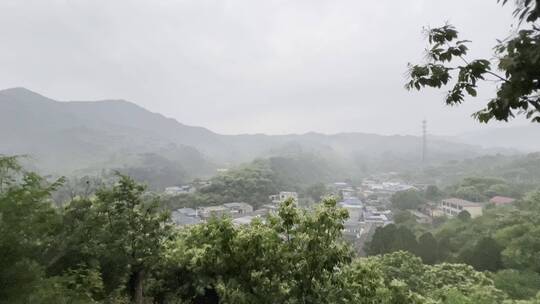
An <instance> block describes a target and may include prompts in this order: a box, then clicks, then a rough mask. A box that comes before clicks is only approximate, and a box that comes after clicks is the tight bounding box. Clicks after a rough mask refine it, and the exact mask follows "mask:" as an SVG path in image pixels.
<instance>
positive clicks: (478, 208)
mask: <svg viewBox="0 0 540 304" xmlns="http://www.w3.org/2000/svg"><path fill="white" fill-rule="evenodd" d="M514 202H515V199H514V198H511V197H506V196H494V197H492V198H491V199H490V200H489V202H486V203H477V202H471V201H468V200H464V199H460V198H446V199H442V200H441V201H440V203H428V204H426V206H425V207H423V208H422V209H420V211H416V210H410V212H411V214H413V215H414V216H415V217H416V220H417V222H419V223H431V222H432V220H433V219H434V218H436V217H444V216H445V217H450V218H451V217H456V216H458V215H459V214H460V213H461V212H463V211H467V212H468V213H469V215H470V216H471V218H475V217H478V216H481V215H482V214H483V210H484V208H485V207H486V205H488V204H491V205H493V206H506V205H511V204H513V203H514Z"/></svg>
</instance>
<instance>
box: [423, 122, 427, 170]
mask: <svg viewBox="0 0 540 304" xmlns="http://www.w3.org/2000/svg"><path fill="white" fill-rule="evenodd" d="M426 160H427V122H426V120H425V119H424V120H422V163H424V164H425V163H426Z"/></svg>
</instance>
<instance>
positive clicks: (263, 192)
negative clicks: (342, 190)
mask: <svg viewBox="0 0 540 304" xmlns="http://www.w3.org/2000/svg"><path fill="white" fill-rule="evenodd" d="M331 172H332V170H329V169H328V168H327V167H326V163H324V162H323V161H321V160H320V159H319V158H316V157H313V156H309V155H303V156H301V157H271V158H268V159H259V160H255V161H253V162H251V163H248V164H245V165H242V166H239V167H238V168H234V169H231V170H228V171H227V172H224V173H222V174H219V175H217V176H215V177H213V178H211V179H210V180H209V185H208V186H204V187H201V188H199V189H198V190H197V191H196V192H195V193H192V194H184V195H179V196H175V197H172V198H166V200H167V205H168V206H169V207H170V208H179V207H195V206H209V205H218V204H223V203H230V202H235V201H240V202H246V203H249V204H251V205H253V206H254V207H260V206H262V205H264V204H267V203H270V199H269V196H270V195H272V194H276V193H278V192H280V191H296V192H301V193H302V194H303V197H305V198H306V199H308V200H310V201H319V200H320V199H321V197H322V196H324V195H326V194H328V190H327V189H326V187H325V186H324V183H323V182H329V181H331V178H332V176H333V175H332V173H331Z"/></svg>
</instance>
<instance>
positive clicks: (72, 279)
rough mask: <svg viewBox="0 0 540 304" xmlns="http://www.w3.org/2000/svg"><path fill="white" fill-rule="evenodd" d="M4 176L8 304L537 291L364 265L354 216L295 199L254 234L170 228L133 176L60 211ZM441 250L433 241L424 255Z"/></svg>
mask: <svg viewBox="0 0 540 304" xmlns="http://www.w3.org/2000/svg"><path fill="white" fill-rule="evenodd" d="M12 164H13V162H12ZM3 169H4V170H3V171H2V172H3V177H4V180H5V181H8V182H6V183H5V185H4V188H3V189H2V191H1V192H0V214H1V220H0V232H1V234H0V249H1V250H2V253H3V254H2V258H1V259H0V263H1V265H0V266H1V267H0V279H1V280H0V282H1V284H2V288H0V303H126V302H133V303H396V304H397V303H503V301H504V299H506V298H507V295H506V294H505V293H504V292H503V291H501V290H499V289H497V288H496V286H501V288H503V289H505V290H508V292H509V294H511V295H512V296H513V297H515V298H518V297H520V298H530V297H531V296H532V294H533V290H532V289H534V288H533V287H532V286H531V285H530V284H529V285H527V286H529V287H528V288H529V289H527V290H523V291H522V290H517V291H516V290H515V288H516V287H515V286H516V285H515V284H516V282H519V281H520V280H523V278H522V277H520V276H513V273H503V272H499V273H497V274H496V276H495V277H494V278H495V281H496V282H498V283H497V284H498V285H495V283H494V281H492V280H491V279H490V278H489V276H488V275H485V274H482V273H479V272H476V271H475V270H474V269H473V268H472V267H470V266H465V265H461V264H446V263H443V264H439V265H434V266H429V265H427V264H424V263H422V261H421V260H420V259H419V258H416V257H414V256H413V255H411V254H407V253H405V252H403V251H398V252H395V253H392V254H388V255H383V256H374V257H369V258H357V257H355V256H354V254H353V252H352V249H351V247H350V246H349V245H348V244H347V243H346V242H345V241H344V240H343V239H342V238H341V231H342V229H343V223H344V221H345V220H346V218H347V212H346V211H345V210H344V209H342V208H340V207H338V206H337V204H336V202H335V201H334V200H332V199H325V200H323V202H322V203H321V204H320V205H317V206H316V207H315V208H314V209H299V208H298V207H296V204H295V203H294V202H293V201H291V200H289V201H286V202H285V203H283V204H282V205H281V206H280V208H279V210H278V212H277V214H275V215H270V216H269V217H267V218H261V219H259V220H256V221H254V222H253V223H251V224H250V225H247V226H240V227H239V226H235V225H233V224H232V222H231V220H230V219H227V218H222V219H218V218H214V219H212V220H210V221H209V222H207V223H204V224H200V225H196V226H193V227H191V228H185V229H171V227H170V226H169V224H168V220H167V214H162V213H160V212H158V211H157V209H156V203H157V201H156V200H155V198H153V197H152V196H147V195H146V194H145V192H144V187H142V186H140V185H138V184H137V183H135V182H134V181H133V180H131V179H130V178H128V177H125V176H119V177H118V178H117V180H116V183H114V185H112V186H108V187H103V188H100V190H99V191H97V194H96V195H95V196H92V197H90V198H75V199H73V200H72V201H71V202H69V204H67V205H66V206H65V207H62V208H60V207H53V206H54V205H53V204H52V200H51V193H52V192H53V191H54V189H55V188H56V187H58V185H59V183H52V184H49V183H47V182H46V180H44V179H42V178H40V177H39V176H37V175H35V174H33V173H28V172H23V171H21V170H20V168H19V167H17V166H12V169H9V170H8V169H6V168H3ZM59 182H61V181H59ZM536 199H538V198H536V197H531V200H528V201H526V202H524V206H528V207H527V208H533V206H536V203H535V202H536V201H535V200H536ZM536 207H537V206H536ZM473 223H474V221H473ZM532 228H534V227H532ZM392 229H394V230H396V231H398V233H399V238H396V239H394V240H393V246H394V248H398V249H405V250H410V248H409V247H408V246H409V243H407V242H404V241H403V240H404V239H408V240H410V242H411V243H413V244H414V243H415V242H416V240H415V238H414V235H413V234H412V233H410V232H407V231H406V230H404V229H402V228H398V227H395V226H394V227H393V228H392ZM499 238H500V236H497V237H495V239H497V241H498V242H500V241H499ZM514 241H516V238H512V242H514ZM433 245H434V240H433V236H430V235H429V234H426V235H424V236H422V237H420V239H419V241H418V245H417V246H419V248H423V249H425V251H426V252H430V248H431V247H432V246H433ZM505 248H507V247H505ZM531 249H534V248H531ZM513 254H515V253H513V252H511V251H508V252H506V249H505V250H504V251H503V259H505V258H506V257H507V256H508V255H513ZM426 256H427V255H426ZM527 256H530V254H528V255H525V256H524V258H525V257H527ZM521 261H522V262H525V260H523V259H521ZM426 262H427V263H431V262H433V260H430V261H428V260H426ZM530 269H531V270H530V271H537V270H533V269H534V267H531V268H530ZM523 275H528V277H527V278H530V279H533V278H535V277H534V275H532V274H530V272H529V273H526V274H525V273H524V274H523ZM504 277H511V278H512V281H511V282H508V283H507V284H506V285H505V284H502V283H501V278H504ZM530 303H533V302H530Z"/></svg>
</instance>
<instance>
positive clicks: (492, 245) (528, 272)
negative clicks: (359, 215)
mask: <svg viewBox="0 0 540 304" xmlns="http://www.w3.org/2000/svg"><path fill="white" fill-rule="evenodd" d="M471 181H472V182H471ZM485 181H491V182H493V183H494V184H497V183H499V181H497V180H495V181H493V180H490V179H470V180H468V181H466V182H468V183H472V184H475V185H476V187H479V188H482V187H483V188H485V189H490V188H491V186H489V184H490V183H487V184H486V183H485ZM479 185H482V186H479ZM395 222H396V225H387V226H385V227H382V228H378V229H377V230H376V231H375V234H374V235H373V239H372V240H371V242H368V243H367V248H366V252H367V253H368V254H370V255H377V254H386V253H391V252H396V251H399V250H405V251H408V252H410V253H413V254H415V255H417V256H419V257H421V258H422V260H423V261H424V263H426V264H432V263H441V262H451V263H465V264H468V265H471V266H473V267H474V268H475V269H476V270H478V271H490V272H493V273H495V275H494V279H495V281H496V284H497V287H498V288H500V289H501V290H504V291H505V292H507V293H508V294H509V295H510V297H512V298H515V299H525V298H530V297H532V296H534V295H535V294H536V293H537V292H539V291H540V285H535V283H534V282H537V279H538V277H539V275H540V260H539V259H538V254H537V252H538V251H539V250H540V242H539V240H540V233H539V232H540V230H539V228H538V227H540V192H532V193H530V194H529V195H527V196H526V197H525V198H524V199H522V200H520V201H518V202H517V203H516V204H515V205H514V206H504V207H493V206H491V207H488V208H486V209H485V210H484V214H483V215H482V216H480V217H477V218H474V219H471V218H470V215H469V216H465V215H463V216H462V215H460V216H458V217H456V218H453V219H449V220H447V221H446V222H444V223H443V224H441V225H427V224H426V225H420V224H417V223H416V222H415V221H414V219H413V218H412V217H411V216H410V215H407V214H406V213H405V212H402V213H397V214H396V218H395ZM426 231H427V232H426ZM526 280H528V281H529V282H530V283H523V287H522V288H521V287H520V284H521V283H520V282H522V281H526Z"/></svg>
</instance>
